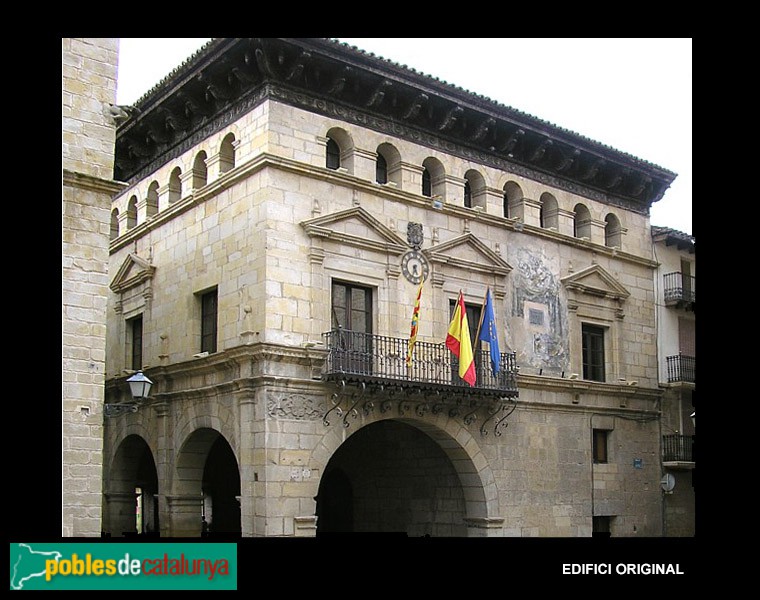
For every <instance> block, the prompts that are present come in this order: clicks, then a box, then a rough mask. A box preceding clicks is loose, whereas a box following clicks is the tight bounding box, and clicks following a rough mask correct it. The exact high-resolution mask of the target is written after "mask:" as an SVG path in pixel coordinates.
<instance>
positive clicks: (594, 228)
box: [589, 219, 607, 246]
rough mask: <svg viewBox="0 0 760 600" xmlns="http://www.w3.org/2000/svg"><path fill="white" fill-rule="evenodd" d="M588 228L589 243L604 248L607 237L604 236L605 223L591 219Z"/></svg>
mask: <svg viewBox="0 0 760 600" xmlns="http://www.w3.org/2000/svg"><path fill="white" fill-rule="evenodd" d="M589 226H590V229H591V241H592V242H593V243H594V244H600V245H602V246H604V242H605V239H606V237H607V236H606V234H605V229H606V227H607V223H606V222H604V221H596V220H594V219H591V221H590V222H589Z"/></svg>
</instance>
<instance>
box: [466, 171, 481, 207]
mask: <svg viewBox="0 0 760 600" xmlns="http://www.w3.org/2000/svg"><path fill="white" fill-rule="evenodd" d="M464 205H465V207H466V208H478V207H480V208H482V209H483V210H484V211H485V209H486V180H485V179H484V178H483V176H482V175H481V174H480V173H479V172H478V171H476V170H475V169H470V170H469V171H467V172H466V173H465V174H464Z"/></svg>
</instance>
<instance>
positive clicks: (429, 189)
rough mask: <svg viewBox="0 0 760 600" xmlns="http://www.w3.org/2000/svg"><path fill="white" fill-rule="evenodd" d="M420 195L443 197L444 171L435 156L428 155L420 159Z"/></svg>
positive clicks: (444, 185)
mask: <svg viewBox="0 0 760 600" xmlns="http://www.w3.org/2000/svg"><path fill="white" fill-rule="evenodd" d="M422 169H423V170H422V195H423V196H427V197H428V198H434V197H436V196H440V198H441V200H443V199H444V196H445V190H446V182H445V179H446V171H445V169H444V168H443V163H442V162H441V161H440V160H438V159H437V158H433V157H432V156H428V157H427V158H426V159H425V160H424V161H422Z"/></svg>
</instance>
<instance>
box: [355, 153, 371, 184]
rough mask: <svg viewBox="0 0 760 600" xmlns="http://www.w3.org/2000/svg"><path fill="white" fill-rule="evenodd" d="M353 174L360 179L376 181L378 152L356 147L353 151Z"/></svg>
mask: <svg viewBox="0 0 760 600" xmlns="http://www.w3.org/2000/svg"><path fill="white" fill-rule="evenodd" d="M353 164H354V170H353V174H354V175H356V176H357V177H359V178H360V179H366V180H367V181H375V176H376V173H375V170H376V168H377V152H373V151H371V150H363V149H361V148H354V151H353Z"/></svg>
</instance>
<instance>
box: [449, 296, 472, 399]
mask: <svg viewBox="0 0 760 600" xmlns="http://www.w3.org/2000/svg"><path fill="white" fill-rule="evenodd" d="M446 347H447V348H448V349H449V350H451V351H452V352H453V353H454V354H455V355H456V356H457V357H458V358H459V377H461V378H462V379H464V380H465V381H466V382H467V383H469V384H470V386H474V385H475V360H474V358H473V354H472V341H471V340H470V326H469V325H468V323H467V309H466V308H465V306H464V298H463V297H462V290H459V299H458V300H457V306H456V309H455V310H454V316H453V317H452V319H451V324H450V325H449V331H448V333H447V334H446Z"/></svg>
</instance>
